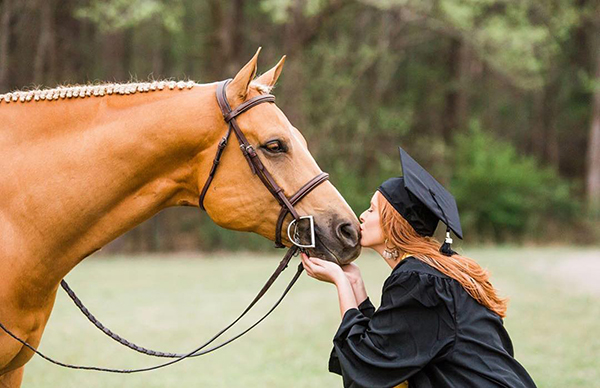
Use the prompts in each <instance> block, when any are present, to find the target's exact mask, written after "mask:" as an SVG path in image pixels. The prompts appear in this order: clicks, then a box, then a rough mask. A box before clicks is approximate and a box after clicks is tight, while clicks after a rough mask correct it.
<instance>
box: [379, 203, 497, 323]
mask: <svg viewBox="0 0 600 388" xmlns="http://www.w3.org/2000/svg"><path fill="white" fill-rule="evenodd" d="M377 198H378V200H377V201H378V202H377V204H378V207H379V215H380V220H381V228H382V229H383V235H384V237H385V238H386V239H387V240H388V243H387V244H388V245H393V246H394V247H396V248H398V249H400V250H401V251H404V252H408V253H410V254H411V255H412V256H414V257H415V258H417V259H419V260H421V261H423V262H424V263H427V264H429V265H430V266H432V267H433V268H435V269H437V270H438V271H440V272H441V273H443V274H445V275H447V276H449V277H451V278H452V279H455V280H456V281H458V282H459V283H460V284H461V285H462V286H463V288H464V289H465V291H467V293H469V295H471V296H472V297H473V299H475V300H476V301H477V302H479V303H480V304H482V305H483V306H485V307H487V308H488V309H490V310H491V311H493V312H495V313H496V314H498V315H499V316H500V317H502V318H504V317H506V307H507V302H508V300H507V299H503V298H500V297H499V296H498V293H497V291H496V289H495V288H494V287H493V286H492V284H491V283H490V281H489V277H490V274H489V272H488V271H487V270H485V269H483V268H481V266H480V265H479V264H478V263H477V262H476V261H475V260H473V259H470V258H468V257H465V256H461V255H458V254H454V255H452V256H446V255H444V254H442V253H440V252H439V247H440V245H441V244H440V243H439V242H438V241H437V240H436V239H434V238H433V237H423V236H421V235H419V234H418V233H417V232H416V231H415V229H414V228H413V227H412V226H410V224H409V223H408V221H406V219H404V217H402V216H401V215H400V214H399V213H398V212H397V211H396V210H395V209H394V208H393V207H392V205H390V203H389V202H388V201H387V199H385V197H384V196H383V195H381V194H380V195H378V196H377Z"/></svg>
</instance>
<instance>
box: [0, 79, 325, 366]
mask: <svg viewBox="0 0 600 388" xmlns="http://www.w3.org/2000/svg"><path fill="white" fill-rule="evenodd" d="M229 82H231V79H228V80H225V81H221V82H219V83H218V85H217V92H216V97H217V102H218V104H219V108H220V109H221V112H222V113H223V118H224V120H225V122H226V123H228V128H227V133H226V134H225V136H223V138H222V139H221V141H220V142H219V144H218V146H217V153H216V155H215V158H214V160H213V164H212V167H211V169H210V172H209V174H208V178H207V180H206V183H205V184H204V187H203V188H202V191H201V192H200V197H199V206H200V208H201V209H202V210H206V209H205V208H204V198H205V196H206V194H207V192H208V189H209V187H210V184H211V183H212V181H213V179H214V176H215V174H216V171H217V168H218V166H219V163H220V161H221V156H222V154H223V151H224V150H225V147H226V146H227V143H228V141H229V137H230V135H231V132H232V131H233V132H234V133H235V135H236V138H237V139H238V143H239V147H240V150H241V152H242V154H243V155H244V158H245V159H246V161H247V162H248V165H249V166H250V169H251V171H252V173H253V174H255V175H257V176H258V177H259V178H260V180H261V181H262V182H263V184H264V185H265V187H266V188H267V189H268V190H269V192H270V193H271V194H272V195H273V196H274V197H275V199H276V200H277V202H278V203H279V204H280V205H281V210H280V212H279V217H278V219H277V223H276V226H275V246H276V247H278V248H283V247H285V246H284V245H283V244H282V239H281V229H282V227H283V222H284V220H285V218H286V216H287V214H288V213H289V214H291V215H292V217H293V219H292V221H291V222H290V223H289V225H288V228H287V236H288V239H289V241H290V242H291V244H292V246H291V247H290V248H289V250H288V251H287V252H286V254H285V256H284V257H283V259H282V260H281V262H280V263H279V265H278V266H277V268H276V269H275V271H274V272H273V274H272V275H271V276H270V277H269V279H268V280H267V282H266V283H265V284H264V286H263V287H262V289H261V290H260V291H259V293H258V294H257V295H256V297H255V298H254V299H253V300H252V302H250V304H249V305H248V307H246V309H245V310H244V311H243V312H242V313H241V314H240V316H239V317H238V318H236V319H235V320H234V321H233V322H231V323H230V324H229V325H227V326H226V327H225V328H224V329H222V330H221V331H219V332H218V333H217V334H215V335H214V336H213V337H212V338H211V339H209V340H208V341H206V342H205V343H203V344H202V345H200V346H198V347H197V348H195V349H194V350H192V351H190V352H188V353H170V352H161V351H156V350H152V349H148V348H145V347H142V346H139V345H136V344H134V343H132V342H130V341H127V340H126V339H124V338H122V337H120V336H119V335H118V334H116V333H114V332H112V331H111V330H110V329H108V328H107V327H106V326H104V325H103V324H102V323H101V322H100V321H98V320H97V319H96V317H94V315H93V314H92V313H91V312H89V310H88V309H87V308H86V307H85V306H84V305H83V303H82V302H81V300H80V299H79V298H78V297H77V295H76V294H75V292H73V290H71V288H70V287H69V285H68V284H67V282H66V281H65V280H62V281H61V287H62V288H63V289H64V290H65V292H66V293H67V294H68V295H69V297H70V298H71V299H72V300H73V302H74V303H75V305H76V306H77V307H78V308H79V309H80V310H81V312H82V313H83V314H84V315H85V316H86V317H87V318H88V320H90V322H92V323H93V324H94V325H95V326H96V327H97V328H98V329H99V330H101V331H102V332H103V333H104V334H106V335H107V336H109V337H110V338H111V339H113V340H115V341H116V342H118V343H120V344H121V345H123V346H126V347H128V348H130V349H132V350H135V351H137V352H139V353H143V354H146V355H148V356H154V357H164V358H172V359H173V360H171V361H169V362H165V363H162V364H158V365H154V366H150V367H146V368H138V369H114V368H103V367H96V366H85V365H73V364H68V363H63V362H60V361H56V360H54V359H52V358H51V357H48V356H46V355H44V354H43V353H41V352H40V351H39V350H37V349H36V348H35V347H33V346H32V345H30V344H29V343H27V342H26V341H24V340H23V339H21V338H19V337H18V336H16V335H15V334H13V333H12V332H11V331H10V330H9V329H8V328H6V327H5V326H4V325H3V324H2V323H1V322H0V328H1V329H2V330H3V331H4V332H6V333H7V334H8V335H9V336H11V337H12V338H14V339H15V340H16V341H18V342H20V343H21V344H22V345H23V346H25V347H27V348H28V349H30V350H31V351H33V352H34V353H36V354H38V355H39V356H40V357H42V358H43V359H45V360H47V361H49V362H51V363H53V364H55V365H59V366H62V367H65V368H71V369H83V370H93V371H101V372H111V373H137V372H146V371H151V370H155V369H159V368H163V367H166V366H169V365H172V364H175V363H177V362H180V361H182V360H184V359H186V358H190V357H198V356H202V355H205V354H208V353H210V352H212V351H215V350H217V349H220V348H221V347H223V346H225V345H227V344H229V343H231V342H233V341H235V340H236V339H238V338H240V337H241V336H243V335H244V334H246V333H247V332H249V331H250V330H252V329H253V328H254V327H256V326H257V325H258V324H259V323H260V322H262V321H263V320H264V319H265V318H266V317H267V316H269V314H271V312H273V310H275V308H276V307H277V306H278V305H279V304H280V303H281V301H282V300H283V298H284V297H285V296H286V295H287V293H288V292H289V291H290V289H291V288H292V286H293V285H294V284H295V283H296V281H297V280H298V278H299V277H300V275H301V274H302V271H303V267H302V263H300V264H299V265H298V269H297V271H296V274H295V275H294V277H293V278H292V279H291V281H290V282H289V284H288V285H287V287H286V288H285V290H284V291H283V293H282V295H281V296H280V298H279V299H278V300H277V301H276V302H275V304H274V305H273V307H271V308H270V309H269V310H268V311H267V312H266V313H265V314H264V315H263V316H262V317H261V318H260V319H259V320H257V321H256V322H255V323H254V324H253V325H251V326H249V327H248V328H247V329H246V330H244V331H242V332H241V333H239V334H237V335H236V336H233V337H231V338H230V339H228V340H227V341H224V342H222V343H220V344H219V345H215V346H213V347H211V348H208V349H205V348H206V347H207V346H208V345H210V344H211V343H213V342H214V341H215V340H216V339H217V338H219V337H220V336H221V335H222V334H223V333H225V332H226V331H227V330H229V329H230V328H231V327H233V326H234V325H235V324H236V323H237V322H238V321H239V320H240V319H242V317H243V316H244V315H246V313H248V311H250V309H251V308H252V307H253V306H254V305H255V304H256V303H257V302H258V301H259V300H260V299H261V298H262V296H263V295H264V294H265V293H266V292H267V290H268V289H269V288H270V287H271V285H272V284H273V283H274V282H275V280H276V279H277V277H278V276H279V275H280V274H281V272H283V270H285V269H286V268H287V266H288V264H289V262H290V260H291V259H292V257H293V256H295V255H296V254H297V253H298V252H299V251H301V250H304V249H305V248H314V247H315V231H314V219H313V216H312V215H309V216H300V215H299V214H298V212H297V211H296V209H294V205H295V204H297V203H298V202H299V201H300V200H301V199H302V198H304V197H305V196H306V195H307V194H308V193H310V192H311V191H312V190H313V189H314V188H315V187H317V186H318V185H320V184H321V183H323V182H325V181H326V180H327V179H328V178H329V174H327V173H324V172H322V173H320V174H318V175H317V176H315V177H314V178H312V179H311V180H309V181H308V182H307V183H306V184H304V185H303V186H302V187H301V188H300V189H299V190H298V191H297V192H296V193H295V194H293V195H292V196H291V197H289V198H288V197H287V196H286V195H285V193H284V191H283V189H282V188H281V187H280V186H279V185H278V184H277V182H276V181H275V179H274V178H273V176H272V175H271V173H270V172H269V171H268V170H267V168H266V167H265V165H264V164H263V163H262V161H261V160H260V158H259V157H258V154H257V153H256V150H255V149H254V147H253V146H252V145H251V144H250V143H249V142H248V140H247V139H246V136H244V133H243V132H242V131H241V129H240V127H239V126H238V124H237V121H236V120H235V118H236V117H237V116H239V115H240V114H242V113H244V112H246V111H247V110H249V109H251V108H253V107H255V106H257V105H259V104H262V103H265V102H275V96H273V95H271V94H262V95H260V96H257V97H254V98H251V99H250V100H247V101H245V102H243V103H242V104H240V105H239V106H238V107H236V108H235V109H231V107H230V105H229V102H228V101H227V93H226V88H227V85H228V84H229ZM303 219H308V221H309V222H310V223H309V225H310V229H309V230H310V241H311V242H310V244H301V243H300V242H299V241H298V230H297V227H298V223H299V222H300V221H301V220H303ZM292 227H293V228H294V230H293V233H291V232H292Z"/></svg>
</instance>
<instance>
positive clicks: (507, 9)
mask: <svg viewBox="0 0 600 388" xmlns="http://www.w3.org/2000/svg"><path fill="white" fill-rule="evenodd" d="M365 3H367V4H370V5H373V6H375V7H379V8H382V9H394V8H401V9H403V10H404V11H405V12H407V13H409V14H412V15H414V17H415V18H416V19H417V20H418V19H421V21H422V23H423V25H424V27H425V28H428V29H432V30H434V31H438V32H439V33H440V34H442V35H445V36H448V37H454V38H456V39H460V40H462V41H464V42H467V44H468V45H469V46H470V47H471V48H472V49H474V51H475V52H476V53H477V55H478V56H479V57H480V58H481V59H482V60H484V61H485V62H486V63H487V64H488V65H489V66H491V67H492V68H493V69H494V70H495V71H497V72H499V73H501V74H503V75H504V76H505V77H506V78H507V79H509V80H511V82H512V83H514V84H515V85H517V86H519V87H522V88H536V87H540V86H541V85H543V84H544V83H545V82H546V81H547V77H546V73H547V72H548V70H549V69H550V67H551V65H552V62H553V60H554V59H555V58H556V56H557V55H559V54H560V44H561V43H562V42H564V41H565V40H566V39H568V37H569V34H570V32H571V29H572V28H573V26H575V25H577V24H578V23H579V16H580V15H579V13H578V8H577V4H576V3H575V1H573V0H558V1H550V0H546V1H539V0H522V1H510V2H507V1H502V0H440V1H432V0H429V1H422V0H395V1H394V0H385V1H375V0H371V1H365Z"/></svg>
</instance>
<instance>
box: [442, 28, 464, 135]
mask: <svg viewBox="0 0 600 388" xmlns="http://www.w3.org/2000/svg"><path fill="white" fill-rule="evenodd" d="M448 57H449V58H448V73H449V76H450V89H449V90H448V92H447V94H446V103H445V109H444V117H443V122H442V135H443V138H444V141H445V142H446V144H450V142H451V141H452V137H453V136H454V134H455V133H456V130H460V129H462V128H463V127H464V126H465V119H466V114H467V108H468V107H467V104H468V100H467V88H466V85H465V82H466V75H467V72H468V69H467V68H468V63H469V62H468V54H467V47H466V45H465V44H464V42H462V41H461V40H460V39H457V38H452V41H451V42H450V49H449V52H448Z"/></svg>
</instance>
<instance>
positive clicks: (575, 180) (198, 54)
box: [0, 0, 600, 388]
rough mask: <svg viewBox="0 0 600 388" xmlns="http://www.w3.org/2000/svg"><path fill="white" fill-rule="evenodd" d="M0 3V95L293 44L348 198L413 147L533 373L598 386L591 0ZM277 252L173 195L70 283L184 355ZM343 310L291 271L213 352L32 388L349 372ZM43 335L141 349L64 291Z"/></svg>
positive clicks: (124, 77) (124, 356)
mask: <svg viewBox="0 0 600 388" xmlns="http://www.w3.org/2000/svg"><path fill="white" fill-rule="evenodd" d="M0 12H1V15H0V93H5V92H8V91H12V90H16V89H27V88H32V87H38V86H42V87H49V88H51V87H55V86H57V85H66V84H76V83H78V84H87V83H97V82H114V81H117V82H128V81H133V80H139V81H145V80H148V79H175V80H180V79H183V80H187V79H193V80H195V81H196V82H199V83H208V82H213V81H217V80H222V79H226V78H230V77H233V76H234V75H235V74H236V72H237V71H238V70H239V69H240V68H241V66H243V65H244V64H245V63H246V62H247V61H248V60H249V59H250V58H251V57H252V55H253V54H254V53H255V52H256V49H257V48H258V47H259V46H262V47H263V50H262V53H261V56H260V59H259V73H260V72H265V71H267V70H268V69H270V68H271V67H272V66H274V65H275V64H276V63H277V61H278V60H279V59H280V58H281V56H282V55H284V54H285V55H287V61H286V64H285V67H284V70H283V74H282V77H281V78H280V81H279V83H278V85H277V86H276V88H275V90H274V94H275V95H276V96H277V103H278V105H279V106H280V107H281V109H282V110H283V111H284V112H285V114H286V115H287V116H288V117H289V119H290V120H291V122H292V124H294V125H295V126H296V127H297V128H299V129H300V131H301V132H302V133H303V134H304V135H305V137H306V138H307V140H308V143H309V149H310V151H311V152H312V154H313V155H314V156H315V159H316V160H317V162H318V163H319V164H320V166H321V168H322V169H323V170H324V171H327V172H329V173H330V174H331V181H332V183H333V184H334V185H335V186H336V187H337V188H338V189H339V191H340V192H341V193H342V195H343V196H344V197H345V198H346V199H347V201H348V202H349V204H350V205H351V206H352V208H353V209H354V210H355V212H356V213H357V214H360V213H361V212H362V211H363V210H364V209H365V208H366V207H367V206H368V203H369V198H370V196H371V195H372V193H373V192H374V190H375V189H376V188H377V187H378V185H379V184H380V183H381V182H382V181H383V180H385V179H387V178H389V177H392V176H398V175H399V174H400V163H399V158H398V151H397V146H399V145H401V146H402V147H404V148H405V149H406V150H407V151H408V152H409V153H410V154H411V155H412V156H413V157H414V158H415V159H416V160H417V161H418V162H419V163H420V164H422V165H423V166H424V167H425V168H426V169H428V170H429V171H430V172H431V173H432V174H433V175H434V176H435V177H436V178H437V179H438V180H439V181H440V182H441V183H442V184H444V185H445V186H446V187H448V188H449V189H450V191H451V192H452V193H453V194H454V195H455V197H456V199H457V202H458V208H459V211H460V214H461V221H462V224H463V231H464V234H465V243H464V245H462V242H458V245H459V246H458V248H459V251H460V252H461V253H463V254H465V255H467V256H471V257H473V258H475V259H476V260H477V261H478V262H479V263H481V265H482V266H483V267H484V268H486V269H489V270H490V272H491V274H492V282H493V284H494V286H495V287H497V288H498V289H499V291H500V294H501V295H502V296H506V297H509V299H510V305H509V310H508V317H507V319H506V320H505V325H506V327H507V329H508V330H509V333H510V335H511V338H512V339H513V342H514V345H515V355H516V357H517V359H518V360H519V361H520V362H521V363H522V364H523V365H524V366H525V367H526V369H527V370H528V371H529V372H530V373H531V375H532V376H533V377H534V379H535V381H536V382H537V384H538V386H539V387H551V388H553V387H556V388H565V387H567V388H573V387H581V388H590V387H600V358H599V357H598V354H600V336H598V335H597V333H598V332H599V331H600V303H599V302H600V245H599V244H600V1H599V0H519V1H506V0H379V1H378V0H252V1H251V0H206V1H197V0H102V1H100V0H80V1H75V0H0ZM0 109H1V108H0ZM24 130H25V129H24ZM271 247H272V243H271V242H269V241H267V240H265V239H263V238H260V237H257V236H254V235H251V234H248V233H240V232H232V231H228V230H223V229H219V228H218V227H216V226H215V225H214V224H213V223H212V221H211V220H210V219H209V218H208V217H207V216H206V214H205V213H202V212H200V211H199V210H198V209H196V208H171V209H167V210H165V211H163V212H161V213H159V214H158V215H157V216H155V217H153V218H152V219H151V220H149V221H147V222H145V223H143V224H142V225H140V226H139V227H138V228H136V229H134V230H132V231H131V232H129V233H127V234H126V235H124V236H122V237H120V238H119V239H117V240H115V241H114V242H112V243H111V244H109V245H108V246H107V247H105V248H104V249H103V250H102V251H101V252H99V255H100V256H101V259H100V260H97V259H96V258H95V257H92V258H90V259H87V260H84V262H83V263H82V264H80V265H79V266H77V268H76V269H75V270H74V271H72V273H70V274H69V275H68V276H67V279H68V281H69V283H71V285H72V286H73V288H74V289H75V290H76V291H77V292H78V294H80V296H81V298H82V299H83V300H84V302H85V303H86V304H87V305H88V307H89V308H90V310H91V311H93V312H94V314H95V315H96V316H97V317H98V318H99V319H100V320H101V321H103V322H104V323H106V324H107V326H109V327H111V329H113V330H114V331H115V332H117V333H119V334H120V335H122V336H124V337H126V338H128V339H130V340H132V341H133V342H137V343H140V344H141V345H145V346H148V347H152V348H157V349H159V350H163V351H186V350H189V349H192V348H194V346H193V345H194V344H197V343H201V342H203V341H204V340H205V339H206V338H210V337H209V336H210V335H211V334H213V333H214V332H216V331H218V330H219V329H220V328H222V327H223V326H225V325H226V324H227V323H228V322H230V321H231V320H232V319H233V318H234V317H235V316H237V314H238V313H239V311H241V310H242V309H243V307H244V306H245V305H246V304H247V303H249V301H250V300H251V299H252V298H253V296H254V295H255V293H256V292H257V291H258V289H259V288H260V287H261V286H262V284H263V282H264V281H265V280H266V277H267V276H268V273H270V271H272V270H273V268H274V267H275V265H276V263H277V262H278V259H279V257H278V256H277V255H279V254H281V251H274V250H271ZM240 250H244V251H254V252H239V251H240ZM184 251H185V252H188V253H183V252H184ZM215 251H222V252H215ZM232 251H233V252H232ZM177 252H178V253H177ZM189 252H191V253H189ZM93 256H98V254H96V255H93ZM134 257H135V260H132V258H134ZM265 258H266V259H265ZM165 261H167V262H168V264H167V263H165ZM358 263H359V265H360V266H361V268H362V271H363V275H364V278H365V282H366V284H367V289H368V291H369V295H370V296H371V298H372V300H373V301H374V302H375V304H376V305H377V304H378V301H379V295H380V290H381V285H382V283H383V281H384V280H385V278H386V277H387V276H388V275H389V271H390V270H389V268H388V267H386V266H385V263H383V261H382V260H381V259H380V258H379V257H377V256H376V255H374V254H373V253H372V252H365V254H363V255H362V256H361V257H360V259H359V261H358ZM295 265H296V262H294V265H293V266H291V267H292V268H293V267H294V266H295ZM288 271H289V270H288ZM292 271H293V270H292ZM282 277H283V278H285V279H286V280H287V279H289V277H291V274H290V273H287V272H286V274H284V275H283V276H282ZM285 283H286V281H285V280H281V281H279V282H278V283H277V284H275V286H274V290H273V291H272V292H271V293H269V294H268V295H267V296H266V297H265V298H264V299H263V301H264V302H261V304H260V305H259V306H257V310H258V311H253V313H252V314H250V319H248V320H246V321H244V322H242V327H247V326H248V325H249V324H250V323H251V321H252V318H257V317H258V316H259V314H260V313H261V312H264V311H265V310H266V309H267V308H268V306H269V305H270V304H272V303H274V301H275V300H276V298H277V297H278V295H279V293H280V292H281V291H282V289H283V287H284V284H285ZM339 321H340V317H339V311H338V305H337V299H336V297H335V292H334V290H333V288H332V287H331V286H330V285H326V284H324V283H320V282H316V281H314V280H312V279H310V278H308V277H307V276H303V277H301V278H300V280H299V282H298V285H297V286H295V288H294V289H293V290H292V292H291V293H290V295H289V296H288V298H287V299H286V300H285V301H284V303H282V305H281V307H280V308H279V310H278V311H276V312H275V313H274V314H273V315H272V316H271V317H270V318H269V319H268V320H266V321H265V322H264V323H263V324H262V326H260V327H258V328H257V329H256V330H255V331H253V332H252V333H250V334H249V335H248V336H246V337H244V339H241V340H240V341H239V342H237V343H236V344H234V345H231V346H229V347H227V348H225V349H223V350H220V351H219V352H217V354H215V355H211V356H209V357H207V358H204V359H203V360H197V361H190V362H185V363H181V364H177V365H176V366H174V367H173V368H170V369H167V370H163V371H161V372H156V373H153V374H150V375H146V374H142V375H134V376H113V375H107V374H101V375H99V374H90V373H85V372H77V371H70V370H64V369H60V368H57V367H55V366H53V365H51V364H48V363H46V362H45V361H43V360H42V359H40V358H39V357H34V359H32V361H31V362H30V363H29V364H28V366H27V368H26V372H25V380H24V384H23V386H24V387H65V388H66V387H81V386H86V387H115V386H128V387H144V388H147V387H161V388H165V387H181V386H206V387H231V386H248V387H259V386H260V387H282V386H287V387H311V388H312V387H332V386H341V379H340V378H339V376H334V375H332V374H329V373H327V366H326V363H327V359H328V356H329V351H330V349H331V339H332V337H333V334H334V333H335V331H336V329H337V326H338V325H339ZM41 349H42V350H43V351H45V352H46V353H47V354H49V355H50V356H54V357H56V358H58V359H60V360H62V361H66V362H71V363H77V364H87V365H89V364H95V365H101V366H110V367H119V368H127V367H135V366H148V365H152V364H153V360H147V359H144V358H143V357H140V356H136V355H135V354H131V353H129V352H128V351H127V350H126V349H123V348H121V347H118V346H117V345H114V344H112V343H111V342H110V341H109V340H107V339H106V338H105V337H103V336H102V334H101V333H100V332H98V331H97V330H95V329H94V328H93V327H92V326H91V325H90V324H89V322H87V321H86V319H85V318H84V317H83V316H81V315H80V314H79V312H78V311H77V310H76V308H75V307H74V306H73V305H72V303H71V302H70V301H69V300H68V299H67V297H66V296H65V295H63V293H59V295H58V297H57V302H56V307H55V309H54V312H53V314H52V316H51V319H50V322H49V324H48V326H47V328H46V331H45V334H44V339H43V341H42V344H41ZM154 361H155V360H154ZM275 365H276V366H277V367H274V366H275Z"/></svg>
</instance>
